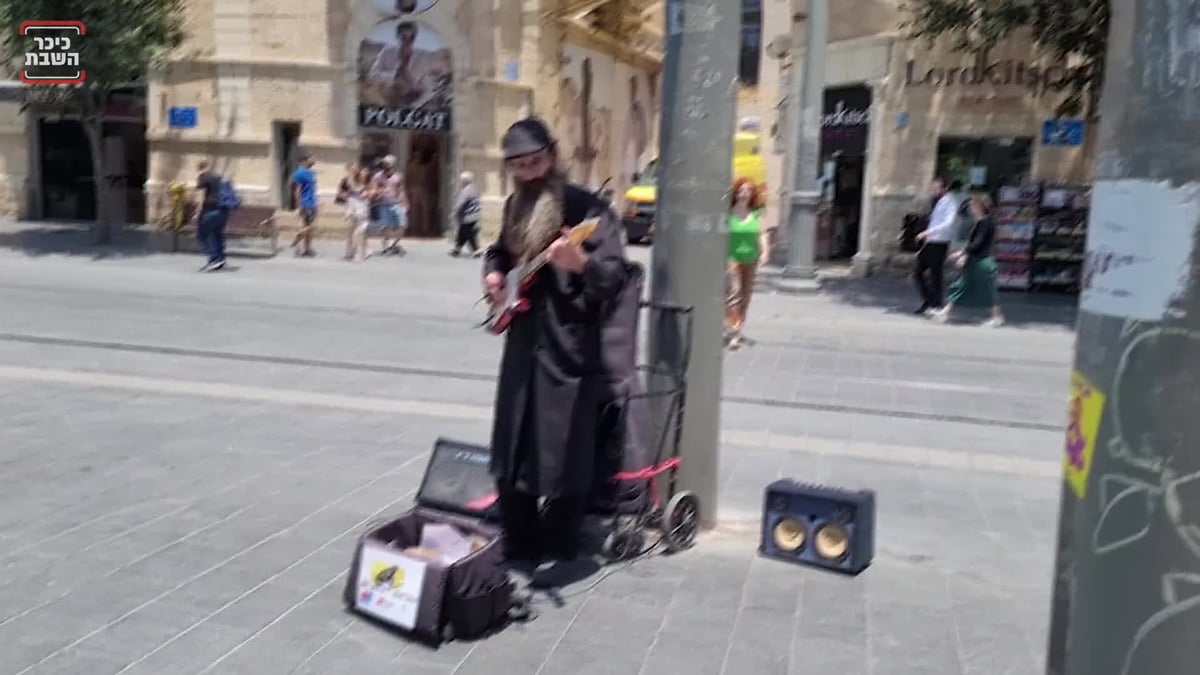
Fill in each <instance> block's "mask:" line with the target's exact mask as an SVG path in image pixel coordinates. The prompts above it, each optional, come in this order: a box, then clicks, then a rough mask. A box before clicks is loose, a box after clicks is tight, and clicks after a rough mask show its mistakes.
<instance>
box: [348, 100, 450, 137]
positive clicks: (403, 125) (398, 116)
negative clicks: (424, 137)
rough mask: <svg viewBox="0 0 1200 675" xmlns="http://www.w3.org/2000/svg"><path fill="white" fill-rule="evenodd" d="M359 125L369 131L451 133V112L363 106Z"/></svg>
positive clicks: (360, 107) (359, 112) (360, 109)
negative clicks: (394, 130) (393, 130)
mask: <svg viewBox="0 0 1200 675" xmlns="http://www.w3.org/2000/svg"><path fill="white" fill-rule="evenodd" d="M358 125H359V126H360V127H365V128H367V129H396V130H401V131H450V111H449V110H428V109H425V108H383V107H380V106H372V105H363V106H359V107H358Z"/></svg>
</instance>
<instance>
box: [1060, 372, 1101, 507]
mask: <svg viewBox="0 0 1200 675" xmlns="http://www.w3.org/2000/svg"><path fill="white" fill-rule="evenodd" d="M1103 414H1104V393H1103V392H1101V391H1100V390H1098V389H1096V387H1095V386H1093V385H1092V383H1091V382H1089V381H1088V379H1087V378H1086V377H1084V375H1083V373H1080V372H1079V371H1075V372H1072V373H1071V389H1070V396H1069V397H1068V402H1067V434H1066V439H1065V441H1064V443H1063V451H1064V452H1063V478H1064V480H1066V481H1067V484H1068V485H1070V486H1071V491H1072V492H1074V493H1075V496H1076V497H1077V498H1079V499H1083V497H1084V495H1085V494H1087V481H1088V474H1089V473H1090V472H1091V470H1092V457H1093V454H1094V453H1095V450H1096V434H1097V433H1098V432H1099V431H1100V418H1101V416H1102V415H1103Z"/></svg>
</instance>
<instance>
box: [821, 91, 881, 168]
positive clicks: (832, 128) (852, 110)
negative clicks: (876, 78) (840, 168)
mask: <svg viewBox="0 0 1200 675" xmlns="http://www.w3.org/2000/svg"><path fill="white" fill-rule="evenodd" d="M870 124H871V90H870V88H868V87H843V88H839V89H826V90H825V107H824V113H823V115H822V117H821V155H822V156H826V155H828V154H830V153H833V152H842V153H844V154H848V155H863V154H866V152H867V131H868V129H869V128H870Z"/></svg>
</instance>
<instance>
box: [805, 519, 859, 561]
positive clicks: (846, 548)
mask: <svg viewBox="0 0 1200 675" xmlns="http://www.w3.org/2000/svg"><path fill="white" fill-rule="evenodd" d="M813 550H815V551H816V552H817V555H819V556H821V557H822V558H824V559H826V560H841V559H842V558H845V557H846V555H847V554H848V553H850V535H849V533H848V532H846V528H845V527H843V526H841V525H840V524H838V523H825V524H824V525H822V526H820V527H818V528H817V532H816V535H815V536H814V537H813Z"/></svg>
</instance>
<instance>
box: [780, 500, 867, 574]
mask: <svg viewBox="0 0 1200 675" xmlns="http://www.w3.org/2000/svg"><path fill="white" fill-rule="evenodd" d="M761 535H762V538H761V540H760V544H759V548H758V550H759V553H760V554H762V555H763V556H764V557H768V558H773V559H776V560H782V561H785V562H790V563H797V564H801V565H809V566H813V567H822V568H826V569H831V570H835V571H838V572H843V573H846V574H858V573H860V572H862V571H863V570H865V569H866V568H867V567H868V566H869V565H870V564H871V559H872V558H873V557H874V555H875V493H874V492H873V491H870V490H858V491H852V490H843V489H840V488H831V487H825V486H820V485H809V484H806V483H799V482H797V481H794V480H786V479H785V480H779V481H775V482H774V483H772V484H770V485H769V486H767V489H766V492H765V494H764V499H763V520H762V533H761Z"/></svg>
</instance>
